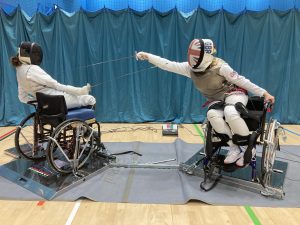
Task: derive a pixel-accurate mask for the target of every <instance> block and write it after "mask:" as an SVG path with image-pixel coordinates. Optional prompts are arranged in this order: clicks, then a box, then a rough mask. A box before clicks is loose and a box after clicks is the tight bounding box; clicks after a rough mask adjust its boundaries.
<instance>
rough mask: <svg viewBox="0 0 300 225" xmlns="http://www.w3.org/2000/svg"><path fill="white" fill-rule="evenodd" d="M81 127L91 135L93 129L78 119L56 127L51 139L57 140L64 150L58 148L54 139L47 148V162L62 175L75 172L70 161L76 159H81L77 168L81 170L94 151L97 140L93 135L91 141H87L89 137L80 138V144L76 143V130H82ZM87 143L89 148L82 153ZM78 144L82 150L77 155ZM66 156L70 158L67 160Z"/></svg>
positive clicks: (50, 140)
mask: <svg viewBox="0 0 300 225" xmlns="http://www.w3.org/2000/svg"><path fill="white" fill-rule="evenodd" d="M81 127H85V128H86V131H85V132H89V134H88V135H87V136H89V135H90V134H91V133H90V132H91V131H92V128H91V127H90V126H89V125H88V124H87V123H86V122H84V121H82V120H78V119H70V120H66V121H64V122H63V123H61V124H60V125H58V126H57V127H56V129H55V130H54V132H53V133H52V135H51V138H53V139H55V140H56V141H57V142H58V143H59V144H60V146H61V148H62V150H61V149H59V148H58V146H57V144H56V143H55V142H54V141H53V140H52V139H49V143H48V147H47V161H48V163H49V164H50V165H51V166H52V168H53V169H54V170H56V171H57V172H59V173H61V174H69V173H72V172H73V167H72V165H71V163H70V162H69V161H68V159H69V160H73V159H74V158H75V157H76V158H78V157H80V161H79V165H78V168H77V169H80V168H81V167H82V166H83V165H84V164H85V162H86V161H87V160H88V158H89V157H90V155H91V153H92V152H93V150H94V141H95V140H94V137H93V135H92V136H91V137H90V139H89V140H86V138H88V137H84V136H80V138H79V142H80V143H76V129H80V128H81ZM81 131H82V130H81ZM86 143H88V144H87V145H88V146H89V147H87V146H86V148H85V149H86V151H84V152H82V151H83V149H81V147H84V146H85V144H86ZM77 144H78V146H80V149H79V152H78V153H77V155H76V154H75V148H76V147H75V146H76V145H77ZM85 153H86V154H85ZM64 154H65V155H64ZM74 154H75V156H74ZM66 156H67V157H68V158H66Z"/></svg>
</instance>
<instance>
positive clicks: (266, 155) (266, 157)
mask: <svg viewBox="0 0 300 225" xmlns="http://www.w3.org/2000/svg"><path fill="white" fill-rule="evenodd" d="M275 126H276V120H273V119H270V122H269V123H268V126H267V130H266V134H265V140H269V139H270V138H271V139H272V140H269V141H270V142H272V143H274V146H272V149H270V147H269V144H268V143H267V142H266V141H265V142H264V144H263V150H262V158H261V174H262V178H264V176H265V175H266V173H268V172H269V171H271V170H272V169H273V166H274V162H275V156H276V150H278V147H279V136H278V131H277V128H276V127H275ZM272 132H274V133H273V134H272Z"/></svg>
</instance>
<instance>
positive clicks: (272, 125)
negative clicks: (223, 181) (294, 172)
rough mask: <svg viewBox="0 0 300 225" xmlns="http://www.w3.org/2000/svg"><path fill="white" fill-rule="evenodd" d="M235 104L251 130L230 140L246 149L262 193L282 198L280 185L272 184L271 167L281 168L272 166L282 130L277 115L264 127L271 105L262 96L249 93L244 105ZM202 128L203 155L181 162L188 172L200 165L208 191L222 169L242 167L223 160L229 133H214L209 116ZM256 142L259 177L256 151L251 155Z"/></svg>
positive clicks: (247, 162) (201, 152)
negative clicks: (259, 151) (259, 163)
mask: <svg viewBox="0 0 300 225" xmlns="http://www.w3.org/2000/svg"><path fill="white" fill-rule="evenodd" d="M235 107H236V109H237V110H238V111H239V112H240V113H241V117H242V118H243V119H244V120H245V122H246V124H247V126H248V128H249V130H250V134H249V135H248V136H240V135H237V134H234V135H233V137H232V141H233V143H235V144H236V145H238V146H241V147H243V148H245V149H246V150H245V154H244V164H245V165H246V166H248V165H249V166H251V169H252V175H251V176H252V179H251V181H254V182H258V183H260V184H261V186H262V187H263V188H262V190H261V194H262V195H265V196H273V197H274V196H275V197H278V198H282V197H283V195H284V193H283V191H282V189H278V188H274V187H272V184H271V179H272V174H273V173H274V171H275V172H278V173H280V172H283V171H280V170H276V169H274V168H273V167H274V162H275V157H276V151H278V150H280V145H279V135H280V134H281V132H283V131H282V129H281V125H280V123H279V122H278V121H277V120H276V119H272V118H270V120H269V122H268V125H267V127H265V123H266V115H267V112H269V111H271V108H272V105H270V104H269V103H265V102H264V98H262V97H257V96H252V97H249V101H248V104H247V106H246V107H245V106H244V105H242V103H238V104H236V105H235ZM202 129H203V131H204V146H203V148H202V150H200V154H201V155H203V157H200V158H198V159H197V160H196V161H195V162H193V163H192V164H191V165H188V166H184V167H183V169H182V170H183V171H184V172H186V173H188V174H194V171H195V169H196V168H199V166H200V165H202V166H203V168H202V172H203V174H202V175H203V178H204V179H203V181H202V182H201V183H200V188H201V189H202V190H204V191H210V190H211V189H213V188H214V187H215V185H216V184H217V182H218V181H219V179H220V178H221V177H222V171H224V172H229V173H230V172H234V171H235V170H237V169H239V168H241V167H238V166H237V165H236V164H235V163H232V164H224V159H225V154H226V153H225V154H224V150H223V149H222V148H223V147H226V146H228V145H227V142H228V140H229V137H228V136H227V135H223V134H219V133H217V132H216V131H215V130H214V129H213V128H212V126H211V124H210V122H209V121H208V120H206V121H205V122H204V123H203V124H202ZM256 145H262V146H263V148H262V157H261V171H260V177H258V176H257V168H256V167H257V165H256V162H257V161H256V159H257V157H256V155H255V156H252V149H253V148H255V147H256ZM244 167H245V166H244Z"/></svg>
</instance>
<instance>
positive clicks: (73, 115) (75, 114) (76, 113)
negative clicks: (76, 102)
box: [66, 108, 95, 121]
mask: <svg viewBox="0 0 300 225" xmlns="http://www.w3.org/2000/svg"><path fill="white" fill-rule="evenodd" d="M93 118H95V111H94V110H93V109H89V108H74V109H69V110H68V114H67V118H66V119H80V120H83V121H85V120H89V119H93Z"/></svg>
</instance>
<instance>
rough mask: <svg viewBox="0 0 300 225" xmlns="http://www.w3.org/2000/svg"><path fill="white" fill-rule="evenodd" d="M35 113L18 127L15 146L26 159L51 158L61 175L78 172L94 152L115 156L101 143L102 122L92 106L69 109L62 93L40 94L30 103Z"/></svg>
mask: <svg viewBox="0 0 300 225" xmlns="http://www.w3.org/2000/svg"><path fill="white" fill-rule="evenodd" d="M28 104H30V105H32V106H33V107H34V108H35V112H33V113H31V114H30V115H28V116H27V117H26V118H25V119H23V120H22V121H21V123H20V125H19V126H18V127H17V129H16V133H15V147H16V150H17V151H18V153H19V154H20V155H21V156H23V157H24V158H26V159H29V160H33V161H36V162H40V161H44V160H47V162H48V164H49V165H50V167H51V168H52V169H54V171H56V172H58V173H60V174H70V173H73V174H75V175H76V174H77V172H78V170H79V169H80V168H82V167H83V166H84V164H85V163H86V162H87V160H88V159H89V158H90V157H91V155H92V154H93V153H95V154H97V155H100V156H101V157H104V158H106V159H107V160H110V159H112V158H113V157H110V156H109V155H108V154H107V150H106V148H105V146H104V144H103V143H102V142H101V133H100V125H99V123H98V122H97V121H96V119H95V113H94V110H93V109H92V108H91V107H83V108H75V109H69V110H68V109H67V106H66V102H65V98H64V96H62V95H47V94H43V93H39V92H38V93H36V101H31V102H28Z"/></svg>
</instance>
